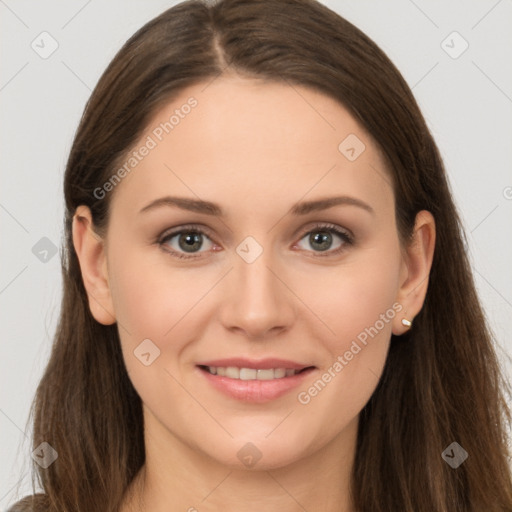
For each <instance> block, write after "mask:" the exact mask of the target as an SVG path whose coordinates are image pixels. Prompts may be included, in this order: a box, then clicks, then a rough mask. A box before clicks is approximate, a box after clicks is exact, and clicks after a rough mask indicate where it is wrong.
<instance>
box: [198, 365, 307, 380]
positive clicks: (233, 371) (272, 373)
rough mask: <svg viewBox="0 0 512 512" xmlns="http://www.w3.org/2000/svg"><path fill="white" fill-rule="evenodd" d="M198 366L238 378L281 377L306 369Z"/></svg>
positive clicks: (263, 378) (218, 373) (214, 373)
mask: <svg viewBox="0 0 512 512" xmlns="http://www.w3.org/2000/svg"><path fill="white" fill-rule="evenodd" d="M200 368H201V369H202V370H205V371H208V372H209V373H211V374H212V375H219V376H220V377H228V378H229V379H238V380H274V379H283V378H286V377H292V376H293V375H296V374H297V373H300V372H302V371H304V370H307V368H303V369H302V370H297V369H295V368H238V367H236V366H200Z"/></svg>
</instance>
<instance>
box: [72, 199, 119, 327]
mask: <svg viewBox="0 0 512 512" xmlns="http://www.w3.org/2000/svg"><path fill="white" fill-rule="evenodd" d="M73 245H74V247H75V252H76V254H77V256H78V260H79V263H80V270H81V272H82V279H83V283H84V287H85V290H86V292H87V297H88V300H89V309H90V310H91V314H92V315H93V317H94V318H95V319H96V321H97V322H99V323H100V324H103V325H111V324H114V323H115V322H116V318H115V313H114V307H113V302H112V296H111V291H110V286H109V282H108V274H107V265H106V254H105V246H104V241H103V239H102V238H101V237H100V236H99V235H97V234H96V233H95V232H94V230H93V222H92V215H91V211H90V209H89V208H88V207H87V206H84V205H80V206H79V207H78V208H77V209H76V211H75V215H74V217H73Z"/></svg>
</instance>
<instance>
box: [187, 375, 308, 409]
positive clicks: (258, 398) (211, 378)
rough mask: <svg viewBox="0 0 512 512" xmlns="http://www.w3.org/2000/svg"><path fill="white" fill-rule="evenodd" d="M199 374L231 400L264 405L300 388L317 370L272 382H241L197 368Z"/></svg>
mask: <svg viewBox="0 0 512 512" xmlns="http://www.w3.org/2000/svg"><path fill="white" fill-rule="evenodd" d="M196 368H197V370H198V372H199V373H200V374H201V375H203V376H204V378H206V380H207V381H208V382H209V383H210V384H211V385H212V386H213V387H214V388H216V389H218V390H219V391H221V392H222V393H224V394H225V395H228V396H229V397H231V398H236V399H237V400H240V401H243V402H255V403H264V402H269V401H270V400H275V399H276V398H279V397H280V396H283V395H285V394H286V393H288V392H290V391H291V390H292V389H294V388H296V387H297V386H299V385H300V384H301V383H302V382H303V381H304V379H305V378H306V377H307V376H308V375H310V374H311V372H313V371H315V370H316V368H308V369H307V370H305V371H303V372H301V373H297V374H295V375H293V376H291V377H282V378H280V379H272V380H241V379H230V378H229V377H221V376H220V375H213V374H211V373H210V372H209V371H208V370H202V369H201V368H200V367H199V366H196Z"/></svg>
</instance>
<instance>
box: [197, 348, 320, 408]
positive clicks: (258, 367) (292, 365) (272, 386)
mask: <svg viewBox="0 0 512 512" xmlns="http://www.w3.org/2000/svg"><path fill="white" fill-rule="evenodd" d="M219 369H221V370H222V371H220V372H219ZM316 369H317V368H316V367H315V366H312V365H308V364H304V363H299V362H297V361H290V360H286V359H278V358H269V359H260V360H250V359H245V358H230V359H215V360H209V361H202V362H201V363H199V364H198V365H197V371H198V374H199V375H200V376H201V377H200V379H205V381H206V383H208V384H209V385H211V386H212V387H213V388H214V389H216V390H217V391H220V392H221V393H222V394H223V395H226V396H228V397H230V398H234V399H236V400H239V401H244V402H253V403H263V402H268V401H270V400H274V399H276V398H279V397H280V396H283V395H285V394H286V393H288V392H290V391H291V390H292V389H294V388H296V387H297V386H298V385H299V384H300V383H301V382H303V381H304V379H305V378H306V376H308V375H310V374H311V373H312V372H314V371H315V370H316ZM260 374H261V375H260ZM271 374H272V375H271Z"/></svg>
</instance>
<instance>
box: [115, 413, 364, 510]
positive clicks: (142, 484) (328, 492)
mask: <svg viewBox="0 0 512 512" xmlns="http://www.w3.org/2000/svg"><path fill="white" fill-rule="evenodd" d="M151 423H152V427H154V428H152V429H148V428H146V429H145V436H146V440H145V441H146V462H145V464H144V466H143V467H142V468H141V470H140V471H139V473H138V474H137V476H136V478H135V479H134V480H133V482H132V484H131V485H130V488H129V490H128V492H127V493H126V501H125V503H124V505H123V507H122V508H121V509H120V510H121V512H148V511H151V512H164V511H165V512H174V511H176V512H178V511H180V512H184V511H186V512H217V511H221V510H240V511H243V512H259V511H261V510H265V511H266V512H296V511H297V510H299V509H302V510H307V511H308V512H320V511H322V512H352V511H353V506H352V504H351V500H350V494H351V493H350V476H351V470H352V466H353V463H354V456H355V446H356V438H357V418H356V420H355V421H353V422H352V423H351V424H349V425H348V426H347V427H346V428H345V429H344V430H343V431H342V432H340V434H339V435H338V436H337V437H336V438H334V439H333V440H332V441H331V442H330V443H328V444H327V445H325V446H323V447H320V448H319V449H317V450H315V451H312V453H311V454H309V455H308V456H306V457H304V458H301V459H300V460H296V461H294V462H292V463H290V464H287V465H286V466H284V467H275V468H269V467H267V468H265V469H260V470H258V469H256V468H253V469H238V468H236V469H235V468H233V467H228V466H225V465H223V464H219V463H218V461H216V460H214V459H212V458H211V457H209V456H207V455H206V454H204V453H202V452H198V451H197V450H194V449H193V448H191V447H190V446H188V445H186V444H185V443H183V442H181V440H180V439H177V438H176V437H174V436H173V435H171V434H170V433H169V432H168V430H166V429H165V428H164V427H163V426H162V425H161V424H159V423H158V422H155V423H153V422H151ZM157 423H158V426H157ZM150 432H152V433H151V434H150ZM164 439H165V443H164V442H163V441H162V440H164ZM157 440H158V441H157Z"/></svg>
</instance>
